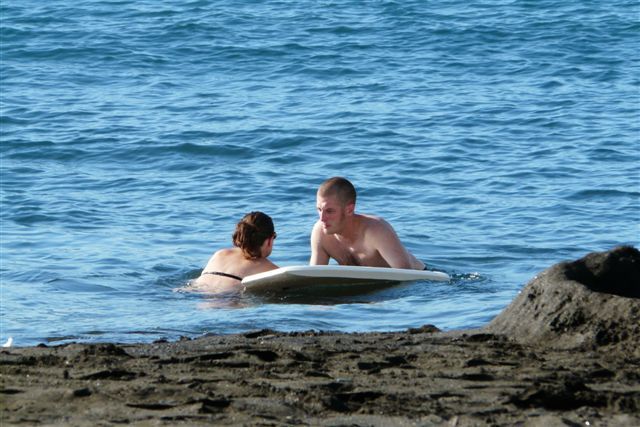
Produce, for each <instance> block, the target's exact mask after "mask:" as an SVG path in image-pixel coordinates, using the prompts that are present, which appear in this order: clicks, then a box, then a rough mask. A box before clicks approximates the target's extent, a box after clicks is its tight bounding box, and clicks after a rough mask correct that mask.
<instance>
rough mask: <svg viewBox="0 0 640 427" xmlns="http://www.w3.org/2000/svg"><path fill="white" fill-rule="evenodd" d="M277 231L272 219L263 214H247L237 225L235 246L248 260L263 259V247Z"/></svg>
mask: <svg viewBox="0 0 640 427" xmlns="http://www.w3.org/2000/svg"><path fill="white" fill-rule="evenodd" d="M275 235H276V233H275V229H274V227H273V221H272V220H271V217H270V216H269V215H267V214H265V213H262V212H250V213H248V214H246V215H245V216H244V217H243V218H242V219H241V220H240V222H239V223H238V224H237V225H236V231H235V232H234V233H233V244H234V245H235V246H237V247H239V248H240V249H241V250H242V253H243V254H244V256H245V257H246V258H248V259H256V258H261V257H262V245H263V244H264V242H265V240H267V239H269V238H272V237H274V238H275Z"/></svg>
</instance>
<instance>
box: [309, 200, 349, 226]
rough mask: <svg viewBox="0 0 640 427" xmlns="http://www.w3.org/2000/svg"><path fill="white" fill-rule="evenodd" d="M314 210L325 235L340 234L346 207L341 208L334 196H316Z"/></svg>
mask: <svg viewBox="0 0 640 427" xmlns="http://www.w3.org/2000/svg"><path fill="white" fill-rule="evenodd" d="M316 208H317V209H318V216H319V217H320V222H321V223H322V231H324V232H325V234H335V233H340V231H342V228H343V226H344V221H345V218H346V216H347V212H348V207H346V206H343V205H342V204H341V203H340V201H339V200H338V198H337V197H335V196H323V195H320V194H318V195H317V196H316Z"/></svg>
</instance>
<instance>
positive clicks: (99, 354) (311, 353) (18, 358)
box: [0, 258, 640, 426]
mask: <svg viewBox="0 0 640 427" xmlns="http://www.w3.org/2000/svg"><path fill="white" fill-rule="evenodd" d="M638 259H640V258H638ZM636 266H637V262H636ZM639 271H640V270H639ZM543 276H545V275H543ZM545 277H546V279H544V277H543V279H544V280H547V281H548V278H549V276H548V275H547V276H545ZM544 280H542V281H539V280H538V281H536V280H534V281H533V282H532V283H530V284H529V285H528V286H527V288H525V289H524V290H523V293H525V294H526V293H527V292H533V290H535V289H536V288H535V286H537V284H536V283H538V284H540V283H542V285H543V286H546V288H544V289H548V288H549V285H548V283H547V284H545V283H543V282H544ZM534 282H535V283H534ZM557 289H561V288H557ZM557 289H554V293H555V294H557V292H556V290H557ZM585 289H586V288H585ZM585 292H586V294H585V295H587V294H589V295H591V294H592V293H593V292H594V291H592V290H589V289H586V290H585ZM598 292H600V291H598ZM602 295H603V297H605V298H608V299H609V300H610V303H611V304H614V303H615V310H617V311H619V310H620V307H626V309H628V310H629V311H628V312H625V313H622V315H623V316H624V318H625V319H627V318H629V317H631V318H630V319H629V322H630V323H629V325H627V326H628V328H626V329H625V326H624V325H618V327H619V328H621V330H625V331H626V332H625V333H624V334H617V335H615V336H617V337H618V338H617V339H607V340H605V341H602V340H601V339H600V341H598V338H597V337H598V336H600V337H601V336H602V334H600V333H596V334H595V336H596V338H595V339H590V338H589V336H588V334H586V335H585V333H583V332H580V331H581V330H579V328H585V325H586V328H587V329H589V324H590V323H593V324H594V325H596V326H594V327H593V328H591V329H597V324H600V323H598V322H601V320H602V319H595V318H593V319H592V318H589V317H587V318H586V319H585V318H576V319H574V320H576V321H575V324H574V326H571V325H568V324H567V323H566V322H565V324H563V325H562V328H560V329H558V330H553V328H551V330H552V332H553V334H552V335H548V334H546V335H544V340H527V339H526V337H524V336H514V335H513V334H510V332H509V331H508V330H507V329H505V328H503V329H502V330H500V327H501V325H502V324H503V323H504V321H502V323H501V322H500V321H496V322H494V323H493V324H492V325H488V326H487V327H486V328H483V329H482V330H469V331H462V332H448V333H444V332H440V331H438V329H437V328H436V327H434V326H428V325H427V326H424V327H422V328H417V329H411V330H408V331H405V332H399V333H366V334H338V333H321V332H314V331H310V332H300V333H278V332H274V331H269V330H263V331H255V332H250V333H246V334H240V335H223V336H208V337H203V338H199V339H195V340H188V339H185V340H181V341H178V342H156V343H152V344H136V345H120V344H68V345H62V346H57V347H46V346H38V347H29V348H5V349H2V350H1V351H0V373H1V376H0V398H1V401H2V405H1V406H2V408H1V411H2V412H1V421H2V425H78V426H80V425H82V426H85V425H92V426H93V425H120V424H133V425H320V426H325V425H326V426H338V425H361V426H369V425H371V426H405V425H406V426H409V425H412V426H413V425H424V426H429V425H446V426H471V425H504V426H511V425H530V426H554V425H557V426H565V425H566V426H578V425H580V426H587V425H591V426H603V425H604V426H633V425H640V415H639V414H640V351H639V350H638V347H639V346H638V343H639V342H640V337H638V336H637V335H638V334H637V333H636V331H637V323H636V324H635V325H634V324H633V322H638V318H639V316H640V300H639V299H638V298H635V297H627V296H619V295H613V296H612V295H611V294H608V293H604V294H602ZM596 297H599V295H596ZM541 298H542V297H541V296H538V297H537V301H535V302H537V303H538V304H539V301H540V299H541ZM522 299H523V302H522V303H519V304H526V305H527V307H529V304H533V303H534V302H532V301H529V300H531V298H530V297H528V296H527V295H525V296H523V297H522ZM562 300H566V297H565V298H562ZM573 300H574V301H577V303H578V304H582V303H583V301H581V300H579V298H573ZM517 301H518V299H516V300H515V301H514V303H513V304H516V302H517ZM513 304H512V305H513ZM604 306H606V304H605V305H604ZM516 308H517V307H516ZM507 310H511V311H512V312H516V313H518V315H520V316H521V315H522V314H521V313H522V310H520V311H518V310H515V309H514V307H512V306H510V307H509V308H508V309H507ZM507 310H506V311H507ZM544 310H545V308H544V306H543V305H542V306H540V307H539V309H538V312H537V313H536V314H533V316H538V317H539V316H540V313H541V312H542V314H544ZM572 310H573V309H572V308H571V307H570V306H567V305H566V304H565V305H564V306H563V310H562V311H563V313H564V314H566V313H568V312H572ZM581 313H583V314H582V317H584V316H585V314H584V313H585V311H584V307H582V311H581ZM564 314H563V315H564ZM609 314H610V315H612V316H617V315H619V314H620V313H609ZM609 314H606V315H609ZM634 316H635V317H634ZM574 317H575V316H574ZM497 320H500V319H497ZM520 320H521V322H523V323H527V322H529V321H531V322H534V321H535V319H527V318H522V319H520ZM618 321H619V320H618ZM594 322H595V323H594ZM607 327H609V328H610V327H614V328H615V327H616V326H615V325H613V326H612V325H611V324H608V326H607ZM563 328H564V329H563ZM572 328H573V329H574V330H573V332H575V333H574V334H573V335H571V332H572V331H571V329H572ZM576 328H577V329H576ZM565 329H566V330H565ZM576 331H578V332H579V334H578V332H576ZM629 331H630V332H629ZM517 333H520V332H519V331H518V332H517ZM564 334H568V335H567V336H573V337H575V336H577V335H576V334H578V335H579V336H580V340H579V342H578V341H575V340H568V341H567V340H563V336H564ZM585 337H586V338H585ZM529 341H530V342H529Z"/></svg>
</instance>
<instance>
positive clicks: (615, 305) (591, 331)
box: [483, 246, 640, 356]
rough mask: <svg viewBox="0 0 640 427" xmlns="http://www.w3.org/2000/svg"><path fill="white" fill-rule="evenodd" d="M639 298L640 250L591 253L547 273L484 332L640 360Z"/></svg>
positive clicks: (623, 249)
mask: <svg viewBox="0 0 640 427" xmlns="http://www.w3.org/2000/svg"><path fill="white" fill-rule="evenodd" d="M639 292H640V252H639V251H638V250H637V249H635V248H633V247H629V246H624V247H619V248H616V249H613V250H611V251H608V252H602V253H591V254H588V255H587V256H585V257H584V258H581V259H579V260H577V261H574V262H563V263H559V264H556V265H554V266H552V267H550V268H549V269H547V270H545V271H543V272H542V273H541V274H539V275H538V276H536V277H535V278H534V279H533V280H532V281H531V282H529V283H528V284H527V285H526V286H525V288H524V289H523V290H522V291H521V292H520V294H519V295H518V296H517V297H516V298H515V299H514V300H513V302H512V303H511V304H510V305H509V306H508V307H507V308H506V309H505V310H504V311H503V312H502V313H500V314H499V315H498V316H497V317H496V318H495V319H494V320H493V321H492V322H491V323H489V325H487V326H486V327H485V328H483V329H484V332H486V333H494V334H502V335H506V336H508V337H509V338H511V339H514V340H516V341H518V342H520V343H524V344H539V345H543V346H551V347H556V348H576V347H591V348H597V347H601V346H607V345H622V346H625V347H627V348H629V349H630V350H631V351H632V352H633V353H634V354H635V355H636V356H639V355H640V353H639V352H640V350H637V348H640V298H639ZM636 353H638V354H636Z"/></svg>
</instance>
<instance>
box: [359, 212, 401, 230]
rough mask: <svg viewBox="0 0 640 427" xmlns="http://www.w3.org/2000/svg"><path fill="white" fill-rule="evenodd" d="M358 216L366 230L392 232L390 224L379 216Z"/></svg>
mask: <svg viewBox="0 0 640 427" xmlns="http://www.w3.org/2000/svg"><path fill="white" fill-rule="evenodd" d="M359 216H360V218H361V223H362V224H363V226H364V227H363V228H364V230H365V231H366V232H372V233H375V234H379V233H382V234H385V233H388V232H393V227H391V224H389V223H388V222H387V221H386V220H385V219H384V218H382V217H380V216H375V215H367V214H359Z"/></svg>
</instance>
